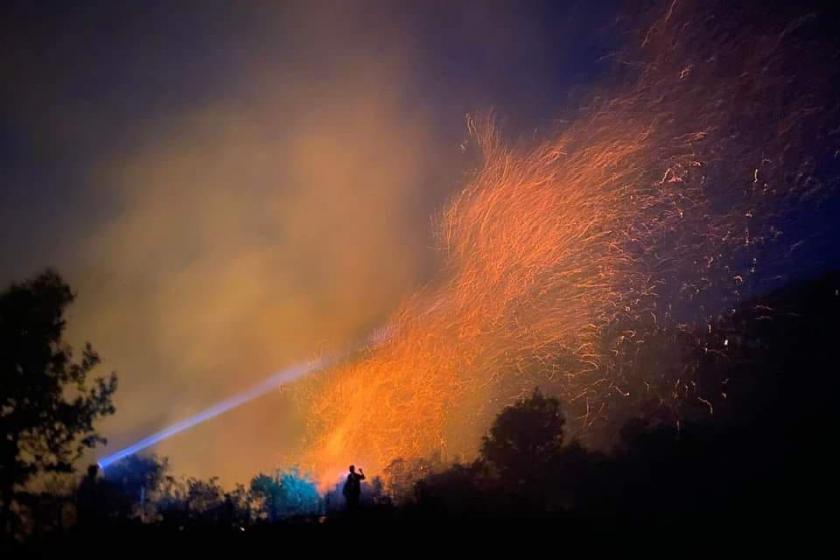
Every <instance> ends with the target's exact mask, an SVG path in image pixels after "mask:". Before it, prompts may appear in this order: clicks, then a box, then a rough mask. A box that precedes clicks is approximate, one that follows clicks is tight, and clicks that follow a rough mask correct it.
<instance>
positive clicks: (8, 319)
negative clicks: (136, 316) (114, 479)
mask: <svg viewBox="0 0 840 560" xmlns="http://www.w3.org/2000/svg"><path fill="white" fill-rule="evenodd" d="M74 297H75V296H74V294H73V292H72V291H71V290H70V287H69V286H68V285H67V284H66V283H65V282H64V280H63V279H62V278H61V276H59V275H58V273H57V272H55V271H53V270H47V271H45V272H43V273H41V274H39V275H38V276H36V277H34V278H32V279H30V280H28V281H26V282H23V283H19V284H12V285H11V286H10V287H9V288H8V289H7V290H6V291H5V292H3V293H2V294H0V500H2V510H0V522H2V528H1V529H0V531H2V532H6V531H9V530H10V525H9V524H10V518H11V506H12V502H13V501H14V499H15V492H16V490H17V489H19V488H20V487H21V486H22V485H24V484H25V483H26V482H28V481H29V480H30V479H31V478H32V477H33V476H35V475H36V474H40V473H49V472H72V470H73V462H74V461H76V460H77V459H78V458H79V456H80V455H81V454H82V452H83V451H84V450H85V449H86V448H92V447H94V446H95V445H96V444H97V443H98V442H103V441H104V440H103V438H101V437H100V436H99V435H98V434H97V433H96V431H95V430H94V426H93V424H94V422H95V421H96V420H97V419H98V418H100V417H102V416H105V415H108V414H112V413H113V412H114V407H113V405H112V403H111V396H112V395H113V393H114V391H115V390H116V387H117V380H116V375H115V374H113V373H112V374H111V375H110V376H109V377H107V378H104V379H103V378H97V379H95V380H93V381H92V382H91V381H90V380H89V378H88V376H89V374H90V372H91V370H93V369H94V367H96V365H97V364H98V363H99V356H98V355H97V354H96V353H95V352H94V351H93V349H92V348H91V346H90V345H89V344H87V345H85V348H84V350H83V351H82V355H81V359H80V360H79V361H74V359H73V350H72V349H71V348H70V346H69V345H67V344H66V343H65V342H64V341H63V340H62V335H63V334H64V328H65V320H64V312H65V310H66V308H67V306H69V305H70V304H71V303H72V302H73V299H74Z"/></svg>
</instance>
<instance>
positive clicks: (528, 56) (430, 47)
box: [0, 0, 618, 280]
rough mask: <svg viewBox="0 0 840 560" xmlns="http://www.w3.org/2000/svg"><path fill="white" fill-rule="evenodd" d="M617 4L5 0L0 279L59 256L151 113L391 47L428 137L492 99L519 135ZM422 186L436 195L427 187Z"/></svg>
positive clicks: (576, 80) (579, 62) (556, 96)
mask: <svg viewBox="0 0 840 560" xmlns="http://www.w3.org/2000/svg"><path fill="white" fill-rule="evenodd" d="M617 4H618V3H617V2H614V1H603V0H602V1H600V2H583V1H569V2H550V1H546V2H455V3H453V2H335V3H329V2H327V3H323V2H302V3H297V4H295V3H286V2H246V3H240V2H220V1H212V0H211V1H199V2H191V1H177V2H169V1H160V2H159V1H154V0H153V1H143V2H117V3H115V2H108V1H103V2H97V1H89V2H78V3H75V2H61V1H59V2H27V1H20V2H18V1H12V2H6V3H4V7H3V14H2V22H0V25H2V28H1V30H2V37H3V39H2V41H3V48H2V53H0V69H2V73H3V74H2V82H3V86H2V103H1V107H2V108H1V109H0V110H2V119H0V166H2V170H3V175H4V181H3V187H2V191H1V192H0V197H2V198H0V202H2V204H0V206H2V209H3V210H2V211H3V215H2V216H3V223H4V236H3V240H2V246H0V259H2V262H3V265H4V266H3V274H4V280H5V279H8V278H11V277H20V276H21V275H25V274H27V273H29V272H31V271H32V270H33V268H37V267H38V266H41V265H43V264H45V263H46V262H55V261H59V262H60V261H62V260H63V257H64V256H65V255H66V254H67V251H72V248H71V247H69V245H72V238H73V236H74V235H75V234H76V233H77V232H78V231H79V230H80V229H84V228H85V227H87V226H88V225H89V223H90V222H91V220H94V221H95V220H99V219H102V218H103V216H107V215H108V214H109V212H110V211H111V205H112V204H113V200H109V197H101V196H96V197H91V196H90V185H91V183H92V181H91V172H92V168H93V167H95V166H96V165H97V162H101V161H102V160H104V159H107V158H109V157H113V156H114V154H119V153H124V152H126V151H131V150H132V149H136V147H137V146H138V145H140V144H142V143H143V142H144V141H147V139H146V134H147V126H148V123H150V122H155V123H161V122H166V121H170V122H171V121H177V119H178V118H179V117H180V116H181V115H183V113H184V112H185V111H189V110H190V109H192V108H195V107H198V106H203V105H205V104H209V103H214V102H218V103H229V104H233V105H243V106H246V105H248V104H250V103H254V102H258V101H255V100H259V99H260V98H261V96H262V95H263V91H262V90H263V89H264V88H266V87H270V88H280V89H282V87H283V83H284V82H286V81H292V82H297V81H306V82H316V83H319V86H320V87H326V88H331V87H339V88H340V87H341V83H340V80H336V79H335V76H334V69H335V67H336V66H338V67H342V66H343V65H346V67H347V69H348V71H350V72H352V68H351V67H352V65H354V64H359V57H360V56H364V57H376V56H377V55H381V56H382V57H391V56H394V55H395V54H396V56H398V57H401V58H404V59H405V64H406V70H405V72H406V73H407V74H408V79H409V80H411V83H412V85H413V89H412V90H411V91H410V92H407V93H406V94H404V95H401V98H400V102H401V103H403V104H404V106H405V109H406V110H407V111H412V110H424V111H428V112H429V113H430V114H432V115H433V116H434V121H433V122H430V123H429V126H431V127H434V128H435V129H436V132H439V133H441V134H442V135H443V138H445V139H446V141H445V144H444V145H443V146H441V150H442V151H447V150H449V149H450V148H451V147H452V145H457V144H458V143H459V141H460V139H461V138H462V137H463V134H464V126H463V119H464V115H465V114H466V113H467V112H473V111H486V110H488V109H491V108H492V109H495V110H496V111H497V113H498V114H499V115H500V116H501V117H502V118H503V119H504V121H505V123H506V126H507V128H508V130H509V131H510V132H515V133H522V132H523V131H527V130H528V128H529V127H533V126H545V125H546V124H547V122H548V121H549V120H550V119H551V118H553V117H555V116H557V115H558V114H559V112H560V111H559V110H560V109H561V108H562V107H564V106H567V105H568V103H569V100H570V97H572V96H574V94H575V93H577V94H578V95H579V93H580V90H579V88H581V87H585V86H586V85H587V84H588V83H590V82H591V81H592V80H593V78H594V77H595V76H597V75H598V74H599V72H601V71H603V69H604V67H605V65H606V62H605V61H603V60H601V57H603V56H604V55H606V54H608V53H609V52H610V51H611V50H612V49H614V48H615V47H616V45H617V41H616V40H615V37H613V36H612V34H613V32H614V26H613V23H614V21H615V19H616V17H617V15H618V11H617ZM362 64H363V65H364V64H365V63H362ZM383 87H385V88H387V87H389V84H387V83H386V84H383ZM173 126H174V127H175V128H177V124H174V125H173ZM442 157H444V158H446V155H443V156H442ZM433 159H437V158H433ZM436 188H440V189H441V190H443V191H444V192H445V191H446V188H445V186H444V187H436ZM430 198H431V202H430V205H431V206H432V207H435V206H436V205H437V204H438V203H439V201H440V194H439V193H438V192H436V193H434V194H433V195H432V196H431V197H430ZM427 209H428V208H426V210H427ZM36 224H37V225H36ZM33 253H35V254H36V255H37V258H35V259H31V258H30V256H31V255H32V254H33Z"/></svg>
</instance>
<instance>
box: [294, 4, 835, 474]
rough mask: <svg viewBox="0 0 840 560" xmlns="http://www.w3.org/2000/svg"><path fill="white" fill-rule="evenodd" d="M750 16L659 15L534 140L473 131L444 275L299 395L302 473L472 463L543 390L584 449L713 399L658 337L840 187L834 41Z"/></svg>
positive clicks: (776, 261) (669, 10)
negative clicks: (474, 164)
mask: <svg viewBox="0 0 840 560" xmlns="http://www.w3.org/2000/svg"><path fill="white" fill-rule="evenodd" d="M713 4H714V5H713ZM756 10H758V8H755V9H753V8H751V7H744V6H742V7H741V8H737V9H733V7H732V6H731V4H729V3H725V2H716V3H692V2H676V1H675V2H669V3H667V4H666V5H664V6H662V10H661V12H659V14H658V15H657V16H656V17H653V18H651V20H650V21H648V22H647V23H646V24H645V25H644V26H642V27H641V28H640V29H639V30H638V32H635V33H630V32H628V34H627V37H628V44H629V45H630V46H629V47H628V48H627V49H626V50H624V51H623V52H621V53H618V54H617V55H616V57H615V68H616V79H615V82H616V83H617V84H618V85H613V86H610V87H609V88H608V89H607V90H606V91H602V92H600V93H599V94H598V95H594V96H593V98H592V100H591V103H590V104H589V106H588V107H586V108H584V109H583V110H582V111H581V114H580V115H579V116H578V117H577V118H576V119H575V120H573V121H572V122H571V123H570V124H568V125H567V126H565V127H562V128H561V129H560V130H559V132H557V134H556V135H554V136H553V137H551V138H547V139H546V140H544V141H543V142H541V143H538V145H536V146H531V147H515V148H511V147H507V146H506V144H505V142H504V141H503V139H502V133H501V132H500V131H499V129H498V127H496V126H495V125H494V123H493V119H492V118H475V119H470V120H469V121H468V126H469V127H470V129H471V132H472V136H473V138H474V139H475V140H476V141H477V143H478V144H479V145H480V148H481V151H482V153H483V156H484V164H483V166H482V167H481V168H480V169H479V170H477V171H476V173H475V175H474V177H473V178H472V180H471V181H469V183H468V184H467V185H465V187H464V188H463V190H462V191H461V192H460V194H458V195H457V196H455V197H454V198H453V199H452V200H451V201H450V202H449V204H447V206H446V207H445V208H444V209H443V210H442V211H441V212H440V214H439V217H438V220H437V229H436V232H437V236H438V239H439V242H440V247H441V251H442V252H443V253H444V254H445V259H446V267H445V270H444V271H443V272H442V273H441V275H440V278H439V279H438V281H437V282H435V283H434V284H433V285H431V286H430V287H428V288H427V289H426V290H424V291H421V292H419V293H417V294H416V295H415V296H414V297H412V298H411V299H409V300H408V301H406V302H405V303H404V304H403V306H402V307H401V309H400V310H399V312H398V313H396V314H395V315H394V317H393V318H392V324H393V325H394V329H393V336H392V337H391V338H390V339H389V341H387V342H386V343H385V344H383V345H382V346H381V347H379V348H376V349H373V350H371V351H370V352H369V353H368V354H367V355H366V356H364V357H363V358H362V359H360V360H359V361H357V362H355V363H353V364H351V365H349V366H343V367H340V368H338V369H336V370H334V371H331V372H329V373H326V374H323V375H321V376H319V377H318V378H316V379H312V380H307V381H304V382H303V383H302V386H301V387H299V395H300V396H301V406H302V407H303V409H304V411H305V412H306V414H307V417H308V418H310V421H311V426H310V430H309V434H310V437H309V440H308V460H307V466H310V467H312V468H313V469H314V470H315V472H316V473H319V474H322V475H327V473H332V472H334V471H336V470H338V469H341V468H343V467H344V465H345V464H346V463H347V462H348V458H352V460H354V461H358V462H363V463H364V464H365V465H366V466H370V467H371V468H372V470H379V469H382V468H383V467H384V466H385V465H387V464H388V462H389V461H390V460H392V459H394V458H397V457H403V458H408V457H417V456H427V455H430V454H433V453H437V452H440V453H442V454H443V455H444V456H445V457H447V458H449V459H453V458H457V457H467V458H468V457H469V456H470V455H471V454H472V453H474V452H475V449H476V446H477V444H478V442H479V436H480V434H481V433H482V432H483V431H484V430H485V429H486V427H487V424H488V422H489V420H490V418H491V417H492V415H493V414H495V413H496V412H497V411H498V410H499V408H500V407H501V406H503V405H504V404H506V403H508V402H510V401H511V399H513V398H515V397H517V396H519V395H521V394H522V393H524V392H527V391H530V390H531V389H532V388H533V387H534V386H536V385H539V386H541V387H543V388H544V389H546V390H548V391H550V392H552V393H554V394H556V395H558V396H559V397H561V398H562V400H563V402H564V407H565V410H566V413H567V416H568V418H569V421H570V427H571V429H572V430H573V431H574V432H575V433H576V434H577V435H578V436H579V437H582V438H583V439H584V440H585V441H589V442H590V443H593V444H599V443H606V442H609V440H610V437H611V435H612V433H613V431H614V428H615V426H616V425H617V424H619V423H620V421H621V419H622V418H626V417H627V415H629V414H633V413H634V411H638V410H640V409H641V408H642V407H647V406H650V405H651V403H653V405H654V406H656V407H659V408H661V409H663V410H665V411H667V413H668V414H669V415H671V417H672V418H674V419H675V421H677V420H678V418H679V415H680V414H681V410H682V409H683V408H685V407H689V406H691V407H697V406H700V407H701V408H704V409H705V408H708V409H709V410H710V411H711V410H713V408H714V404H715V403H716V402H717V401H719V400H720V399H722V398H725V395H724V392H725V391H724V390H723V388H721V387H716V388H708V387H706V388H704V389H700V388H698V386H696V385H694V384H693V379H692V369H691V364H690V363H686V362H685V361H684V360H683V358H682V357H681V356H679V355H677V354H678V353H677V352H673V348H672V346H673V344H672V342H673V335H672V334H669V333H688V334H690V333H694V332H704V331H707V330H709V329H712V328H713V324H714V321H715V319H716V318H717V317H720V316H724V315H726V314H727V313H729V312H731V310H732V309H733V308H734V306H736V305H738V303H739V302H742V301H744V299H745V298H746V297H747V296H749V295H750V294H753V293H757V292H760V291H762V290H766V289H769V288H771V287H773V286H774V285H775V284H776V283H778V282H781V281H783V280H784V278H785V275H786V274H787V273H788V272H789V267H791V266H792V264H791V260H790V259H791V258H792V257H791V255H794V254H795V251H796V249H797V247H799V246H800V245H801V243H802V242H803V238H802V237H801V236H800V233H801V232H802V231H804V230H803V228H807V226H808V215H809V214H810V213H812V212H816V211H819V208H820V207H821V203H822V202H821V201H827V200H831V197H832V196H834V195H836V186H837V185H836V180H834V181H833V182H832V181H830V180H828V179H826V177H827V176H828V175H829V173H828V171H827V169H830V167H827V166H831V165H834V166H835V167H836V163H835V160H836V157H837V156H836V150H837V139H838V135H837V130H838V125H839V124H840V123H839V122H838V110H837V98H836V94H835V92H836V91H837V89H836V88H837V86H838V68H840V64H839V63H838V57H837V54H838V48H837V39H836V38H835V37H834V35H833V34H832V33H831V30H830V29H828V27H829V26H830V24H829V23H826V22H825V21H823V20H821V19H820V18H816V17H813V16H809V15H808V14H807V13H806V12H802V11H801V10H799V9H795V8H781V9H778V10H776V11H774V12H770V13H766V14H765V13H758V14H757V13H756ZM723 13H726V17H725V18H722V17H718V16H719V14H723ZM826 235H827V234H826V233H825V232H817V231H809V232H808V236H809V240H810V241H809V243H811V245H812V246H816V247H818V246H819V244H820V243H825V240H826V239H827V238H826ZM815 240H816V241H815ZM815 243H816V245H814V244H815ZM793 258H795V257H793ZM657 341H658V342H657ZM669 351H671V353H670V354H669ZM652 356H654V357H655V359H654V358H652Z"/></svg>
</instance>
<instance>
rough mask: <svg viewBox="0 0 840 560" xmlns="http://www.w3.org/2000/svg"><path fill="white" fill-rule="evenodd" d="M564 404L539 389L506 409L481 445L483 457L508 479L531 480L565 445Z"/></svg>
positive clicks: (497, 418)
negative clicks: (562, 409) (522, 478)
mask: <svg viewBox="0 0 840 560" xmlns="http://www.w3.org/2000/svg"><path fill="white" fill-rule="evenodd" d="M565 422H566V420H565V418H564V417H563V413H562V412H561V411H560V401H558V400H557V399H555V398H553V397H546V396H544V395H543V394H542V393H541V392H540V391H539V389H536V390H535V391H534V393H533V394H532V395H531V396H530V397H528V398H525V399H522V400H520V401H519V402H517V403H516V404H515V405H514V406H509V407H507V408H505V409H504V410H503V411H502V412H501V413H500V414H499V416H497V417H496V420H495V421H494V422H493V426H492V427H491V428H490V433H489V434H488V435H487V436H485V438H484V441H483V442H482V445H481V455H482V457H483V458H484V459H485V461H487V462H488V463H489V464H490V465H492V466H494V467H495V468H496V469H498V470H499V472H500V473H501V474H502V475H504V476H512V477H517V478H520V477H527V476H528V475H529V474H530V473H532V472H533V471H534V470H537V471H539V470H542V469H543V468H544V467H545V466H546V464H547V463H548V462H549V461H551V460H552V458H553V457H554V456H555V455H556V454H557V453H558V452H559V450H560V449H561V447H562V445H563V425H564V424H565Z"/></svg>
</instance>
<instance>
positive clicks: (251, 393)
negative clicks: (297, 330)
mask: <svg viewBox="0 0 840 560" xmlns="http://www.w3.org/2000/svg"><path fill="white" fill-rule="evenodd" d="M331 361H332V360H329V359H327V358H318V359H316V360H312V361H310V362H304V363H301V364H297V365H294V366H291V367H288V368H286V369H284V370H282V371H278V372H277V373H275V374H273V375H271V376H270V377H268V378H267V379H265V380H264V381H262V382H261V383H260V384H259V385H255V386H253V387H251V388H250V389H248V390H246V391H243V392H242V393H239V394H238V395H233V396H232V397H228V398H227V399H225V400H223V401H221V402H219V403H217V404H214V405H213V406H211V407H210V408H208V409H206V410H203V411H201V412H199V413H198V414H196V415H194V416H191V417H190V418H186V419H184V420H181V421H180V422H178V423H176V424H173V425H171V426H169V427H168V428H165V429H163V430H161V431H159V432H157V433H155V434H152V435H150V436H148V437H145V438H143V439H141V440H140V441H138V442H137V443H135V444H133V445H130V446H128V447H126V448H124V449H120V450H119V451H117V452H115V453H112V454H111V455H108V456H107V457H103V458H102V459H100V460H99V463H98V465H99V468H101V469H103V470H104V469H106V468H108V466H109V465H112V464H114V463H116V462H117V461H119V460H121V459H125V458H126V457H128V456H129V455H134V454H135V453H137V452H138V451H142V450H143V449H146V448H147V447H151V446H153V445H155V444H157V443H160V442H161V441H163V440H165V439H168V438H170V437H172V436H174V435H176V434H179V433H181V432H183V431H184V430H189V429H190V428H192V427H193V426H196V425H198V424H201V423H202V422H205V421H207V420H210V419H211V418H215V417H216V416H219V415H220V414H224V413H225V412H227V411H228V410H232V409H234V408H236V407H238V406H242V405H243V404H245V403H247V402H249V401H252V400H254V399H256V398H257V397H261V396H262V395H265V394H266V393H268V392H270V391H271V390H273V389H275V388H277V387H279V386H280V385H284V384H286V383H289V382H291V381H294V380H296V379H299V378H300V377H303V376H304V375H306V374H307V373H312V372H313V371H317V370H319V369H322V368H324V367H326V366H327V365H329V363H330V362H331Z"/></svg>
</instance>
